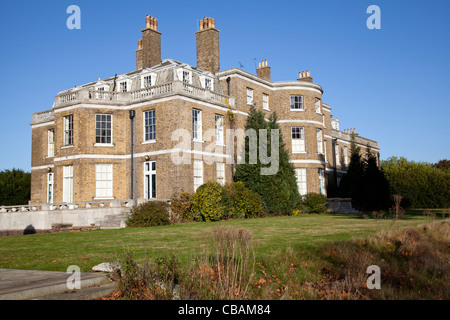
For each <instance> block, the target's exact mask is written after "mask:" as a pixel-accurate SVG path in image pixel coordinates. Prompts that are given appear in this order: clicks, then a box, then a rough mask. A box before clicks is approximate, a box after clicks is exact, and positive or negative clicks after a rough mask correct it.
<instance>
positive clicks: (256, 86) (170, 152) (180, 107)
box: [31, 16, 379, 204]
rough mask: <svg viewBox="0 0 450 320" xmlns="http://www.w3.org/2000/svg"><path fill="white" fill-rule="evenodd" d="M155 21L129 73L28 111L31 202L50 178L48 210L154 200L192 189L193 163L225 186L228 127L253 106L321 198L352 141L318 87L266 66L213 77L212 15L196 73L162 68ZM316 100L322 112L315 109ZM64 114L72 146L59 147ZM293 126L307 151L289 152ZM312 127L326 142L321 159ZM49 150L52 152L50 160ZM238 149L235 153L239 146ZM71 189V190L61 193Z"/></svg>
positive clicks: (201, 35)
mask: <svg viewBox="0 0 450 320" xmlns="http://www.w3.org/2000/svg"><path fill="white" fill-rule="evenodd" d="M156 23H157V22H156V19H155V18H152V17H149V16H148V17H147V28H146V29H144V30H143V31H142V33H143V39H142V40H141V41H140V42H139V49H138V50H137V51H136V69H137V70H136V71H132V72H130V73H128V74H124V75H120V76H118V77H117V78H109V79H104V80H100V81H97V82H92V83H89V84H86V85H83V86H79V87H76V88H74V89H70V90H67V91H64V92H61V93H60V94H58V95H57V96H56V98H55V104H54V106H53V108H52V110H49V111H45V112H40V113H36V114H33V121H32V123H31V127H32V174H31V177H32V178H31V179H32V182H31V183H32V186H31V203H32V204H41V203H46V202H48V201H49V199H48V194H49V190H50V189H49V182H48V178H49V174H50V175H51V176H52V177H53V182H52V183H50V184H52V187H53V192H52V195H51V196H52V198H51V201H52V202H53V203H61V202H63V200H64V193H66V196H67V194H69V193H71V196H72V202H90V201H95V200H99V199H100V200H101V199H103V198H104V197H105V196H104V195H102V196H100V197H99V194H100V191H99V190H100V189H102V188H103V189H105V188H106V189H107V190H108V193H109V190H110V189H111V192H110V194H108V196H107V197H106V198H108V199H119V200H126V199H130V197H131V191H132V188H131V185H132V183H133V197H134V198H135V199H140V198H146V197H149V198H152V197H153V195H152V194H151V192H150V189H152V190H153V188H155V187H156V188H155V189H156V193H155V195H156V198H158V199H167V198H170V197H172V196H173V195H174V194H175V193H180V192H183V191H186V192H193V191H194V184H195V181H197V182H198V181H199V180H198V176H196V177H197V178H194V176H195V175H196V174H198V172H199V171H198V170H197V171H196V170H195V169H194V164H193V161H192V160H193V159H201V160H202V163H203V175H202V178H203V182H207V181H218V178H219V176H218V175H219V172H218V169H219V168H220V167H221V165H220V164H219V165H217V163H225V162H226V164H225V165H224V168H225V170H224V171H225V172H224V174H225V183H229V182H230V181H231V180H232V170H233V165H232V164H231V162H232V161H231V160H232V159H231V156H230V155H229V154H227V147H226V146H225V145H224V144H225V142H226V134H227V129H229V128H233V129H241V130H244V129H245V125H246V121H247V117H248V113H249V111H250V108H251V104H253V105H254V106H255V107H256V108H257V109H260V110H263V112H264V114H265V115H266V117H267V118H268V117H269V116H270V114H271V113H273V112H276V113H277V115H278V122H279V125H280V128H281V134H282V135H283V139H284V142H285V143H286V148H287V149H288V151H289V153H290V160H291V162H292V163H293V164H294V166H295V167H296V168H304V169H306V189H307V192H323V193H325V192H326V191H325V188H322V189H320V178H319V175H320V173H321V172H323V173H324V176H323V177H324V181H325V180H326V179H330V177H332V176H333V174H334V173H337V174H338V175H342V174H344V173H345V171H346V166H345V159H344V147H346V150H347V156H348V161H349V157H350V142H351V134H350V132H348V131H347V130H345V131H340V130H339V128H338V127H337V123H338V122H337V120H336V119H335V118H333V117H332V115H331V107H330V106H329V105H327V104H325V103H323V101H322V98H323V97H322V93H323V90H322V87H321V86H320V85H318V84H315V83H313V82H312V78H311V76H310V73H309V71H308V73H300V77H299V79H298V80H294V81H285V82H271V80H270V67H268V65H267V60H266V61H264V62H263V63H262V64H260V67H259V68H258V70H257V75H253V74H250V73H248V72H245V71H243V70H240V69H236V68H233V69H228V70H224V71H219V43H218V33H219V31H218V30H217V29H215V26H214V20H213V19H211V18H205V19H203V20H202V21H201V22H200V31H198V32H197V55H198V59H197V60H198V65H197V67H193V66H190V65H188V64H185V63H181V62H178V61H174V60H171V59H166V60H164V61H162V62H161V61H160V60H161V51H160V46H159V47H158V46H156V47H154V46H153V47H151V45H149V44H150V43H159V44H160V35H161V33H160V32H159V31H157V28H156ZM150 47H151V48H150ZM158 53H159V56H158ZM303 75H304V77H303ZM248 89H251V90H252V93H253V100H252V102H251V104H248V103H247V102H248V101H247V100H248V98H247V94H248ZM291 96H301V97H303V98H302V99H303V100H302V102H303V108H302V110H291ZM265 103H268V105H265ZM317 103H319V107H320V108H319V109H317V110H316V104H317ZM265 107H268V108H265ZM193 109H196V110H199V111H200V115H201V116H200V120H198V123H201V131H202V136H201V137H199V139H197V140H199V141H196V140H193V134H194V133H193V130H194V128H193V127H194V125H193V117H194V116H193ZM131 110H133V111H134V112H135V117H134V119H133V120H130V116H129V114H130V111H131ZM230 111H232V112H233V113H234V115H235V122H234V124H233V125H231V123H230V120H229V118H228V113H229V112H230ZM102 115H108V117H107V119H108V121H109V122H108V121H107V122H108V124H107V125H110V127H111V128H108V127H102V126H103V124H102V123H101V122H100V121H96V120H98V119H102V117H101V116H102ZM146 115H147V120H146V118H145V116H146ZM152 115H154V118H153V117H152ZM69 116H71V119H72V132H71V134H72V138H73V140H72V141H70V142H71V144H70V145H66V144H67V141H65V140H67V139H66V136H67V135H68V133H67V132H68V131H70V130H68V128H69V126H68V125H67V119H68V117H69ZM220 117H221V118H220ZM65 119H66V120H65ZM149 119H151V120H149ZM217 119H219V120H218V122H217ZM152 121H154V122H152ZM217 123H219V124H218V126H219V127H220V125H221V126H223V136H224V144H217V143H216V140H215V134H216V124H217ZM146 125H147V131H146V129H145V128H146ZM132 126H133V127H132ZM292 127H301V128H303V129H302V130H303V132H304V146H305V150H304V152H300V153H293V152H292V151H293V150H292V139H291V130H292V129H291V128H292ZM132 129H133V130H132ZM153 129H154V131H152V130H153ZM318 129H320V130H321V131H320V133H321V139H322V141H323V142H324V143H323V148H324V150H323V152H321V153H320V152H319V151H318V143H317V134H318V133H317V132H318V131H317V130H318ZM49 130H52V131H53V133H54V143H53V147H49V143H50V142H49ZM107 130H111V131H110V133H106V136H108V137H109V138H110V142H108V143H99V142H98V139H99V137H98V136H99V135H100V136H101V134H103V133H105V132H108V131H107ZM176 130H182V131H183V132H185V133H187V139H186V137H182V136H179V135H176V134H175V133H176V132H177V131H176ZM196 130H197V131H198V130H200V129H199V128H197V129H196ZM132 131H133V133H134V135H133V145H134V148H133V149H132V148H131V139H132V136H131V132H132ZM149 132H152V134H149ZM153 132H154V135H153ZM146 133H147V134H146ZM208 134H211V136H210V137H208V136H207V135H208ZM355 142H356V143H357V145H358V146H360V147H361V148H362V149H363V150H365V149H366V148H367V146H369V147H370V150H371V152H373V153H377V152H378V151H379V147H378V143H377V142H375V141H372V140H369V139H366V138H363V137H360V136H358V135H356V137H355ZM334 145H337V147H336V148H334V147H333V146H334ZM50 149H52V150H54V152H53V154H51V152H50V154H49V150H50ZM235 150H241V146H237V147H236V149H235ZM335 150H338V151H339V160H340V161H339V162H340V164H339V165H337V164H335V159H334V158H333V155H334V153H333V152H334V151H335ZM228 151H229V150H228ZM132 154H133V168H134V170H133V172H134V174H133V175H132V173H131V166H132V165H131V164H132V162H131V155H132ZM177 155H185V156H186V161H185V162H186V163H181V164H176V162H174V158H176V156H177ZM227 160H228V161H227ZM153 162H155V167H154V168H155V170H153V169H151V170H150V171H149V169H148V168H150V167H151V166H147V165H146V163H149V164H152V163H153ZM101 164H105V165H107V166H100V165H101ZM68 166H72V167H71V168H73V174H72V176H70V175H69V176H68V175H67V174H66V175H65V173H64V172H65V170H67V168H68ZM65 167H66V169H65ZM104 167H106V168H107V169H104V170H107V172H109V171H108V170H111V172H110V174H109V173H108V174H105V175H103V176H102V173H101V170H102V169H99V168H104ZM110 168H112V169H110ZM152 168H153V167H152ZM97 171H98V172H97ZM195 172H197V173H195ZM146 174H147V176H146ZM102 177H103V178H102ZM105 177H106V178H105ZM333 178H334V176H333ZM70 179H72V180H70ZM195 179H197V180H195ZM70 181H71V182H70ZM220 181H222V180H220ZM70 183H72V186H71V188H69V187H67V186H70ZM155 185H156V186H155ZM146 186H149V187H146ZM69 189H70V192H69V191H68V190H69ZM146 192H147V193H146Z"/></svg>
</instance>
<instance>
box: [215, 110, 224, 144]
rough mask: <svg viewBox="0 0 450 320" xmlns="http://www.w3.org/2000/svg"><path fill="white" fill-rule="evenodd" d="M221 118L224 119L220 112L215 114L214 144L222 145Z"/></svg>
mask: <svg viewBox="0 0 450 320" xmlns="http://www.w3.org/2000/svg"><path fill="white" fill-rule="evenodd" d="M223 120H224V116H222V115H220V114H216V115H215V132H216V145H224V139H223Z"/></svg>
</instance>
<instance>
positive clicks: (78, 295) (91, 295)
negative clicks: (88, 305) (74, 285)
mask: <svg viewBox="0 0 450 320" xmlns="http://www.w3.org/2000/svg"><path fill="white" fill-rule="evenodd" d="M115 289H116V285H115V284H114V283H107V284H103V285H100V286H95V287H89V288H84V289H80V290H73V291H68V292H63V293H56V294H51V295H48V296H43V297H39V298H35V299H33V300H93V299H97V298H102V297H105V296H107V295H109V294H110V293H111V292H113V290H115Z"/></svg>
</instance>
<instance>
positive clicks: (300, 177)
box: [295, 168, 308, 196]
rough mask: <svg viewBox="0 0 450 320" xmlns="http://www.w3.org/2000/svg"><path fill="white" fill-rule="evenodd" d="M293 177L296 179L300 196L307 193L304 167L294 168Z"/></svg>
mask: <svg viewBox="0 0 450 320" xmlns="http://www.w3.org/2000/svg"><path fill="white" fill-rule="evenodd" d="M295 177H296V179H297V186H298V192H299V193H300V195H301V196H304V195H306V194H307V193H308V185H307V175H306V168H295Z"/></svg>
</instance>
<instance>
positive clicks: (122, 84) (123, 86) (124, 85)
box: [119, 81, 128, 92]
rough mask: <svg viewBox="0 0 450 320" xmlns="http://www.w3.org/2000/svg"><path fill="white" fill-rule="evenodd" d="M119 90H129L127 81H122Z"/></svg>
mask: <svg viewBox="0 0 450 320" xmlns="http://www.w3.org/2000/svg"><path fill="white" fill-rule="evenodd" d="M119 92H128V85H127V82H126V81H122V82H121V83H120V84H119Z"/></svg>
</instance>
